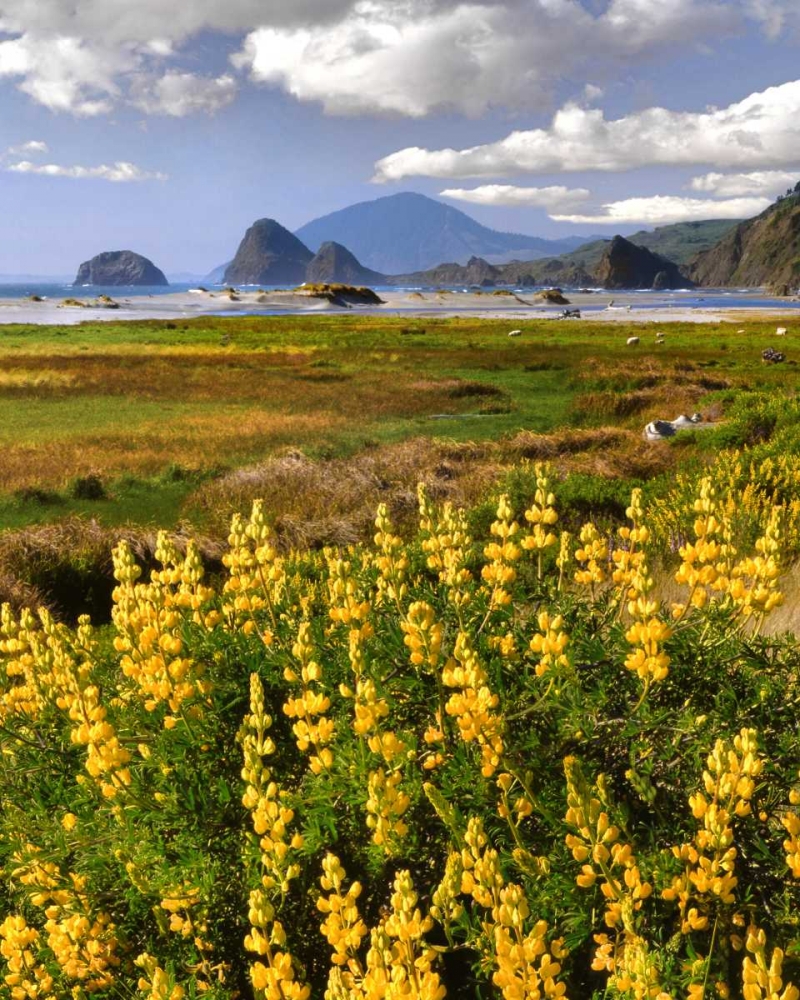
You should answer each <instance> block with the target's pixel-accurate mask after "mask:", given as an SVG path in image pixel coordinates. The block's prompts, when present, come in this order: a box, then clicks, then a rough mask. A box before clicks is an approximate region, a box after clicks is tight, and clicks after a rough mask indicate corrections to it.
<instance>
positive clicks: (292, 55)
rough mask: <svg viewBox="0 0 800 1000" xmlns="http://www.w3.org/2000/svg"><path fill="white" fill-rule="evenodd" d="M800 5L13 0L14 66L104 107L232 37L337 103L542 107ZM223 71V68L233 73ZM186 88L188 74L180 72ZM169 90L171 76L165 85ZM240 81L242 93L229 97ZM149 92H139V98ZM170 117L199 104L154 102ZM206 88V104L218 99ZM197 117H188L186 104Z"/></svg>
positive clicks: (298, 84)
mask: <svg viewBox="0 0 800 1000" xmlns="http://www.w3.org/2000/svg"><path fill="white" fill-rule="evenodd" d="M796 6H797V4H796V0H669V2H667V0H603V2H602V3H599V2H598V3H591V4H589V3H587V2H586V0H291V2H288V0H225V2H224V3H221V2H220V0H0V38H1V39H3V40H2V41H0V77H7V78H8V79H10V80H12V81H13V82H14V83H15V84H16V85H17V86H18V87H19V88H20V89H21V90H23V91H24V92H25V93H27V94H28V95H30V97H31V98H33V99H34V100H35V101H37V102H39V103H40V104H43V105H44V106H46V107H48V108H50V109H51V110H54V111H66V112H71V113H74V114H79V115H97V114H101V113H104V112H107V111H109V110H110V109H111V108H112V107H115V106H117V105H119V104H124V103H125V102H126V101H127V100H128V99H129V89H130V87H131V86H133V87H134V89H136V87H137V86H139V85H138V84H137V81H138V80H139V79H140V77H141V76H142V75H148V76H152V77H159V76H163V75H164V74H165V73H166V74H167V77H166V78H167V79H168V78H169V75H170V74H172V75H173V76H175V77H181V76H184V75H188V74H186V71H185V64H180V63H178V62H176V61H177V60H181V59H183V57H184V56H187V55H188V56H191V57H194V58H197V57H198V55H199V53H198V52H196V51H192V50H191V49H190V46H191V44H192V42H193V40H194V39H195V38H196V37H197V36H199V35H200V33H202V32H216V33H220V34H222V35H223V36H225V37H227V38H228V39H229V44H230V46H231V48H234V49H238V54H237V55H236V56H235V65H236V67H238V68H239V69H240V70H242V71H243V72H245V73H247V74H249V75H250V76H251V78H252V79H253V80H255V81H258V82H262V83H265V84H268V85H271V86H275V87H280V88H282V89H284V90H285V91H286V92H288V93H290V94H293V95H294V96H295V97H296V98H298V99H299V100H309V101H319V102H321V103H322V104H323V106H324V107H325V109H326V110H327V111H328V112H330V113H336V114H352V113H387V112H388V113H394V114H402V115H409V116H421V115H425V114H428V113H430V112H432V111H435V110H437V109H441V108H448V109H455V110H458V111H461V112H465V113H467V114H480V113H482V112H483V111H484V110H485V109H487V108H490V107H493V106H497V105H504V106H508V107H512V108H541V107H543V106H545V103H546V102H548V101H549V100H550V95H551V92H552V90H553V88H554V86H556V85H557V84H560V83H561V82H563V81H565V80H568V81H571V82H572V83H574V84H576V85H577V86H576V89H577V90H579V89H581V88H583V86H584V84H585V83H586V81H587V80H589V79H590V80H592V81H593V82H592V85H591V87H590V88H589V89H588V90H587V91H586V92H585V98H586V100H588V101H590V102H591V101H593V100H596V98H597V97H598V96H599V94H598V90H599V89H600V88H601V86H602V84H603V83H605V81H606V80H608V79H610V78H614V77H615V75H618V71H619V67H620V66H625V67H628V66H629V65H630V64H631V63H632V62H635V61H637V60H639V61H643V60H649V59H651V58H654V57H658V56H659V55H660V54H662V53H664V52H667V51H669V50H673V49H674V50H675V51H680V50H681V47H682V46H686V45H690V46H692V47H693V49H694V50H695V51H697V49H698V46H700V45H702V44H703V43H704V42H711V43H713V42H715V41H717V40H718V39H720V38H724V37H727V36H730V35H732V34H735V33H742V32H743V31H746V30H748V29H749V30H752V29H753V27H754V25H756V26H757V28H758V29H759V30H761V31H762V32H764V33H766V34H767V35H769V36H770V37H777V36H778V35H780V34H781V33H784V32H787V31H791V30H793V28H794V27H795V26H796V25H797V22H798V15H797V12H796V11H795V10H794V8H795V7H796ZM221 79H223V77H218V78H217V80H221ZM168 83H169V85H170V86H173V87H174V86H176V84H175V81H174V80H171V79H168ZM165 86H166V85H165ZM227 96H228V92H227V91H226V97H227ZM136 99H137V100H139V101H141V100H142V98H141V96H139V97H138V98H136ZM151 101H152V106H153V108H154V109H155V111H154V113H161V109H164V110H163V113H166V114H175V112H174V111H171V110H168V109H169V108H170V107H173V108H174V107H179V108H186V107H188V106H189V105H190V103H191V102H189V101H188V99H187V98H186V96H185V95H184V96H183V97H182V98H181V99H178V98H172V99H170V96H169V95H165V96H164V99H163V100H162V101H161V102H159V101H158V99H157V97H152V98H151ZM219 103H220V101H219V93H218V92H216V95H214V92H211V95H210V92H209V84H208V82H207V84H206V87H205V97H204V99H198V101H197V102H196V108H195V109H194V110H201V111H202V110H207V109H208V108H209V107H210V109H211V110H214V109H215V108H216V107H217V106H218V105H219ZM180 113H181V114H183V113H188V112H184V111H181V112H180Z"/></svg>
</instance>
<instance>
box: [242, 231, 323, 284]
mask: <svg viewBox="0 0 800 1000" xmlns="http://www.w3.org/2000/svg"><path fill="white" fill-rule="evenodd" d="M313 256H314V254H313V253H311V251H310V250H309V249H308V247H307V246H304V245H303V244H302V243H301V242H300V240H299V239H298V238H297V237H296V236H293V235H292V234H291V233H290V232H289V230H288V229H284V227H283V226H282V225H281V224H280V223H279V222H276V221H275V219H259V220H258V222H254V223H253V225H252V226H251V227H250V228H249V229H248V230H247V232H246V233H245V234H244V238H243V239H242V242H241V243H240V244H239V249H238V250H237V251H236V256H235V257H234V258H233V260H232V261H231V262H230V264H229V265H228V267H227V268H226V270H225V277H224V278H223V281H224V282H227V283H229V284H232V285H280V284H296V285H299V284H301V283H302V282H303V281H305V280H306V268H307V267H308V264H309V262H310V261H311V260H312V258H313Z"/></svg>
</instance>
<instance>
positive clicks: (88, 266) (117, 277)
mask: <svg viewBox="0 0 800 1000" xmlns="http://www.w3.org/2000/svg"><path fill="white" fill-rule="evenodd" d="M74 284H75V285H105V286H108V287H111V286H114V287H117V286H123V285H137V286H138V285H149V286H153V287H164V286H165V285H169V282H168V281H167V279H166V276H165V275H164V272H163V271H161V270H159V268H157V267H156V266H155V264H154V263H153V262H152V261H151V260H148V259H147V257H142V255H141V254H138V253H134V252H133V251H132V250H109V251H107V252H106V253H99V254H98V255H97V256H96V257H92V259H91V260H86V261H84V262H83V264H81V266H80V267H79V268H78V274H77V276H76V278H75V281H74Z"/></svg>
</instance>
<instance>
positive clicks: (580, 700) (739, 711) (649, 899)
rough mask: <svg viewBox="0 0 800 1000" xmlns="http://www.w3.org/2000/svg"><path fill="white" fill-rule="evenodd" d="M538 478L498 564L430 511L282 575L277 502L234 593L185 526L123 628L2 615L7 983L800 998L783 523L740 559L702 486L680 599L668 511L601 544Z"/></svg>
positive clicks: (241, 543) (451, 519)
mask: <svg viewBox="0 0 800 1000" xmlns="http://www.w3.org/2000/svg"><path fill="white" fill-rule="evenodd" d="M529 472H530V480H529V481H530V485H531V487H532V489H531V492H530V494H529V496H528V499H527V501H526V509H525V511H524V515H520V516H519V518H517V517H515V512H514V510H513V509H512V507H511V505H510V503H509V500H508V497H506V496H503V497H501V498H500V499H499V501H498V504H497V509H496V511H495V515H494V520H493V521H492V523H491V525H490V526H489V532H488V535H487V537H486V538H484V539H482V540H481V541H480V542H473V541H472V539H471V538H470V532H469V528H468V525H467V522H466V519H465V517H464V515H463V514H461V513H459V512H457V511H455V510H454V509H453V508H452V507H450V506H445V507H443V508H441V509H440V508H437V507H436V506H435V505H433V504H432V503H431V502H430V501H429V499H428V498H427V497H426V496H425V494H424V492H423V493H422V494H421V495H420V498H419V532H418V534H417V536H416V537H415V538H414V539H413V540H412V541H410V542H405V541H403V540H402V539H401V538H400V537H398V536H397V535H396V534H395V531H394V529H393V527H392V525H391V523H390V522H389V520H388V518H387V514H386V510H385V508H384V507H380V508H379V510H378V516H377V519H376V522H375V537H374V543H373V544H372V545H370V546H369V547H364V546H355V547H351V548H348V549H346V550H345V549H343V550H335V549H327V550H325V551H324V552H312V553H306V554H296V553H295V554H288V555H281V554H279V552H278V551H277V550H276V548H275V546H274V544H273V541H274V540H273V538H272V536H271V534H270V531H269V529H268V528H267V526H266V524H265V519H264V510H263V506H262V505H261V504H260V503H256V504H255V505H254V506H253V509H252V513H251V515H250V517H249V518H247V519H244V518H241V517H238V516H237V517H235V518H234V520H233V523H232V526H231V536H230V549H229V551H228V552H227V553H226V555H225V556H224V562H225V565H226V568H227V575H226V577H225V579H224V581H221V585H220V587H219V588H212V587H210V586H208V585H207V583H206V582H205V579H204V575H203V565H202V560H201V558H200V553H199V550H198V548H197V546H196V545H194V544H193V543H191V542H189V543H188V544H187V545H186V546H185V548H184V549H183V550H181V551H179V550H178V548H177V547H176V546H175V544H174V543H173V542H172V541H171V540H170V539H169V538H168V537H167V536H166V535H161V536H160V537H159V538H158V540H157V543H156V553H155V555H156V564H155V568H154V569H153V571H152V572H151V573H150V574H149V576H148V575H145V576H144V577H142V573H141V569H140V567H139V566H138V565H137V561H136V559H135V557H134V554H133V552H132V550H131V548H130V546H128V545H126V544H122V545H120V546H119V547H118V548H117V549H116V551H115V554H114V572H115V577H116V580H117V588H116V591H115V595H114V599H115V604H114V612H113V629H111V630H108V631H95V630H93V629H92V628H91V626H90V624H89V623H88V622H87V621H86V620H83V621H81V622H80V623H79V624H78V626H77V628H75V629H71V628H66V627H64V626H59V625H57V624H56V623H55V622H54V621H53V620H52V618H51V617H50V616H49V615H48V614H47V613H46V612H42V613H40V614H39V615H38V616H34V615H32V614H31V613H30V612H22V613H21V614H20V615H19V616H15V615H13V614H12V613H11V612H10V611H9V610H8V609H4V610H3V613H2V616H1V617H0V725H1V726H2V728H1V729H0V749H2V753H0V782H2V788H3V811H2V813H1V814H0V870H2V889H1V890H0V893H1V894H2V899H3V911H4V916H3V920H2V922H0V938H1V939H2V950H1V951H0V955H2V958H0V963H4V965H5V969H4V974H5V975H6V977H9V978H6V983H7V985H10V986H12V987H13V988H14V989H19V990H23V991H24V994H20V995H26V996H31V995H33V996H39V995H53V996H66V995H70V994H75V995H78V994H81V995H84V994H85V995H92V994H95V995H98V996H99V997H103V996H108V997H111V996H114V997H116V996H136V995H139V996H144V997H150V998H154V997H169V998H171V1000H179V998H180V997H182V996H184V995H186V996H199V995H201V994H203V995H205V996H208V997H213V998H216V1000H228V998H233V997H235V996H237V997H238V996H242V995H246V996H255V997H257V998H258V1000H262V998H267V997H276V998H277V997H282V998H284V1000H286V998H289V997H298V998H306V997H310V996H314V997H321V996H323V994H324V993H325V991H326V990H327V995H328V996H329V997H335V996H338V997H347V998H363V1000H367V998H372V997H381V996H387V997H388V996H391V995H398V996H399V995H406V996H411V997H418V998H420V1000H421V998H423V997H431V998H432V997H441V996H443V995H444V992H445V990H446V991H447V992H448V995H450V996H458V997H476V998H477V997H479V996H481V997H483V996H487V995H492V996H495V997H502V998H504V1000H512V998H517V997H535V996H548V997H558V996H561V995H567V996H573V997H581V996H587V997H588V996H597V997H600V996H601V995H603V994H605V993H609V992H610V993H612V994H615V995H616V994H620V995H621V994H628V993H630V994H632V995H635V996H640V997H646V996H653V997H654V996H656V995H659V994H663V995H670V996H677V995H685V994H687V993H688V994H689V995H691V996H697V997H700V996H701V995H702V994H703V991H704V990H705V989H706V987H707V986H708V985H709V984H713V988H714V990H715V992H717V993H719V994H720V995H721V996H726V995H740V994H741V993H742V992H743V984H745V985H744V993H745V995H747V996H748V997H749V998H752V997H755V995H756V994H755V993H754V992H753V990H752V988H751V987H752V985H753V983H754V982H759V981H760V980H759V976H761V974H762V972H763V970H764V969H766V968H769V969H771V972H770V979H769V984H768V986H769V989H768V990H767V989H766V987H765V990H764V992H759V993H758V997H759V998H762V997H766V996H768V995H769V996H772V995H780V994H781V993H782V994H783V996H784V998H785V1000H791V998H794V997H795V992H794V988H793V987H792V986H791V985H790V983H789V980H791V979H794V980H795V981H796V980H797V977H798V972H799V971H800V970H798V963H797V959H796V954H797V951H798V944H800V941H799V940H798V929H797V920H796V914H797V912H798V907H800V882H799V881H798V879H799V878H800V817H798V811H797V805H798V803H799V802H800V786H798V773H797V766H798V737H797V733H796V705H795V703H796V697H797V685H798V673H797V672H798V656H797V645H796V641H795V640H794V639H792V638H791V637H788V636H787V637H783V638H773V639H769V640H767V639H764V638H762V637H761V635H760V630H761V626H762V623H763V622H764V619H765V617H766V615H767V614H768V613H769V611H770V610H771V608H772V607H774V606H776V605H777V604H778V603H779V602H780V599H781V595H780V586H779V582H778V579H777V575H776V574H775V573H774V572H773V570H774V569H776V567H777V566H778V563H779V560H780V558H781V554H782V537H781V533H780V528H779V521H778V519H777V515H775V514H773V515H771V516H770V519H769V523H768V525H767V528H766V530H765V531H764V533H763V535H762V537H761V539H760V541H759V544H758V546H757V547H755V548H754V550H753V551H752V552H750V551H746V552H745V551H740V552H738V553H733V552H731V551H730V550H729V549H721V548H720V546H719V545H718V544H717V541H718V540H719V539H723V540H724V539H725V538H726V537H727V535H726V531H727V528H726V517H725V510H724V506H723V505H722V504H721V501H720V499H719V497H718V494H717V492H716V490H715V486H714V483H713V481H712V480H711V479H710V478H708V477H706V478H705V479H703V480H702V481H701V483H700V484H699V490H698V494H697V496H696V498H695V499H696V502H697V504H698V506H697V508H696V522H697V523H696V524H695V526H694V531H693V534H692V537H691V541H690V542H687V547H686V548H685V549H684V552H683V553H682V561H681V565H680V567H679V569H678V574H677V579H678V582H679V585H680V587H681V590H682V593H683V597H682V599H681V600H682V604H681V606H678V607H675V608H668V607H662V606H660V604H659V602H658V601H657V600H656V599H655V598H654V597H653V595H652V592H651V589H650V588H651V580H650V570H649V566H650V565H651V564H652V558H653V555H654V553H653V551H652V538H653V533H652V531H651V530H650V527H649V521H648V517H647V515H646V513H645V511H644V510H643V509H642V506H641V496H640V493H639V492H638V491H635V492H634V494H633V496H632V498H631V501H630V505H629V508H628V512H627V513H628V517H629V521H628V524H627V525H626V526H625V527H624V528H621V529H619V530H618V531H617V532H615V533H614V535H613V537H609V536H608V535H607V534H606V533H604V532H603V531H600V530H598V528H597V527H596V526H594V525H591V524H587V525H584V526H583V527H582V528H581V530H580V535H579V538H577V539H574V540H571V539H570V538H568V537H565V536H564V535H562V534H560V533H559V528H558V513H557V510H556V507H555V497H554V495H553V493H552V492H551V484H550V479H549V474H548V471H547V470H546V469H545V468H544V467H543V466H541V465H539V466H536V467H533V468H532V469H531V470H529ZM688 546H691V547H688ZM548 567H552V568H548ZM763 974H764V976H766V972H764V973H763ZM764 981H765V982H766V980H764ZM387 983H388V984H393V985H392V986H391V990H393V991H394V993H392V992H391V991H390V990H389V987H388V986H387ZM412 983H413V986H411V984H412ZM76 991H77V993H76ZM784 991H785V992H784Z"/></svg>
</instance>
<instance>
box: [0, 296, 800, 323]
mask: <svg viewBox="0 0 800 1000" xmlns="http://www.w3.org/2000/svg"><path fill="white" fill-rule="evenodd" d="M380 295H381V298H382V299H383V304H381V305H363V306H362V305H353V306H340V305H335V304H333V303H331V302H329V301H327V300H326V299H324V298H318V297H315V296H313V295H310V294H306V293H304V292H302V291H298V290H292V291H289V290H287V291H269V292H263V291H241V292H237V293H236V294H235V295H231V294H228V293H225V292H220V291H205V290H199V289H198V290H192V291H188V292H175V293H168V294H165V295H154V296H131V297H120V298H119V299H117V300H115V302H116V303H117V305H118V308H109V307H108V305H104V304H102V303H99V302H96V301H95V300H94V299H92V298H91V297H88V296H81V297H80V299H79V301H81V302H83V303H86V305H85V306H75V305H64V304H63V300H61V299H45V300H43V301H39V302H36V301H32V300H30V299H0V325H4V324H37V325H38V324H47V325H65V326H66V325H74V324H77V323H84V322H98V321H117V322H118V321H120V320H148V319H163V320H175V319H191V318H195V317H199V316H220V315H225V316H236V315H259V314H264V315H281V314H283V313H286V314H298V315H304V314H313V313H326V314H337V313H338V314H347V313H357V314H372V315H379V314H385V315H409V316H412V315H413V316H439V317H443V318H444V317H451V316H465V317H476V316H480V317H485V318H486V319H508V320H510V321H524V320H532V319H554V320H555V319H558V318H559V317H560V315H561V313H562V311H563V308H564V307H563V306H553V305H550V304H547V303H541V302H537V301H536V300H535V299H534V298H533V294H531V295H530V296H528V295H526V294H525V293H513V292H512V293H501V294H497V293H495V292H478V291H470V292H459V291H446V290H445V291H434V290H430V291H428V290H426V291H413V292H412V291H405V290H398V291H382V292H381V293H380ZM740 298H741V296H740ZM760 298H761V296H759V295H758V294H757V293H753V295H752V300H753V305H752V306H751V307H749V308H739V309H736V308H731V309H725V308H716V307H714V308H712V307H698V306H686V305H683V304H682V303H681V301H680V298H679V297H677V296H675V295H672V296H665V295H664V294H663V293H657V292H652V293H641V292H627V293H626V292H613V293H612V292H595V293H585V292H584V293H571V292H570V293H569V308H570V309H579V310H581V313H582V316H583V318H584V319H591V320H592V321H593V322H604V323H614V322H620V323H623V322H624V323H658V324H663V323H671V322H672V323H675V322H680V323H721V322H731V323H741V322H745V321H747V320H751V321H752V320H755V319H758V318H764V317H769V318H773V317H787V316H788V317H790V318H791V317H792V316H794V315H798V317H799V318H800V308H798V304H788V303H787V305H786V306H785V307H775V306H773V305H763V306H759V305H758V301H759V299H760Z"/></svg>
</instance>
